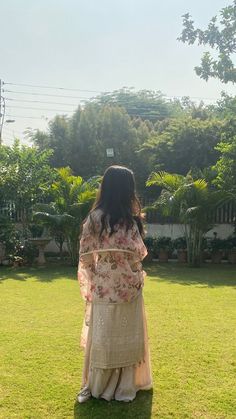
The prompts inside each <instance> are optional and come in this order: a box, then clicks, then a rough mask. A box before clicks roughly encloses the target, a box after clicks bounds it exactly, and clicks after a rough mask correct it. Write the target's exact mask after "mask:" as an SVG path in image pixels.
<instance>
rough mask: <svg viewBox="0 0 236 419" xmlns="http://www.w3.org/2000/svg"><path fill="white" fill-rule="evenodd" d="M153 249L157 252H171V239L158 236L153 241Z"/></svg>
mask: <svg viewBox="0 0 236 419" xmlns="http://www.w3.org/2000/svg"><path fill="white" fill-rule="evenodd" d="M155 247H156V249H157V250H158V251H160V250H167V251H169V250H172V248H173V243H172V240H171V237H166V236H159V237H157V238H156V240H155Z"/></svg>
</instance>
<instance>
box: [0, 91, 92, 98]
mask: <svg viewBox="0 0 236 419" xmlns="http://www.w3.org/2000/svg"><path fill="white" fill-rule="evenodd" d="M3 92H4V93H5V92H7V93H15V94H21V95H30V96H51V97H66V98H70V99H85V100H90V99H91V98H88V97H85V96H64V95H51V94H49V93H38V92H19V91H18V92H17V91H16V90H8V89H3Z"/></svg>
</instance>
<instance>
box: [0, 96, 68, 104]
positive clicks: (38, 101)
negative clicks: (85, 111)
mask: <svg viewBox="0 0 236 419" xmlns="http://www.w3.org/2000/svg"><path fill="white" fill-rule="evenodd" d="M5 100H10V101H14V102H26V103H44V104H47V105H63V106H76V105H75V104H74V103H64V102H48V101H42V100H29V99H15V98H10V97H5Z"/></svg>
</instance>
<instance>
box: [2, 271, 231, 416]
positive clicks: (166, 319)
mask: <svg viewBox="0 0 236 419" xmlns="http://www.w3.org/2000/svg"><path fill="white" fill-rule="evenodd" d="M145 269H146V271H147V273H148V277H147V279H146V286H145V291H144V297H145V304H146V311H147V318H148V329H149V337H150V347H151V360H152V370H153V381H154V389H153V391H146V392H144V391H143V392H139V393H138V395H137V397H136V399H135V401H133V402H132V403H127V404H126V403H121V402H120V403H119V402H114V401H113V402H110V403H108V402H106V401H103V400H95V399H92V400H90V401H89V402H87V403H85V404H82V405H79V404H78V403H76V402H75V398H76V394H77V392H78V390H79V388H80V381H81V369H82V360H83V352H82V350H81V349H80V347H79V339H80V331H81V325H82V319H83V302H82V300H81V298H80V292H79V286H78V283H77V280H76V269H75V268H70V267H47V268H40V269H37V268H18V269H13V268H3V267H0V418H4V419H13V418H19V419H21V418H24V419H26V418H27V419H28V418H30V419H46V418H50V419H54V418H57V419H63V418H93V419H96V418H104V419H105V418H107V419H110V418H119V419H121V418H124V419H126V418H141V419H147V418H160V419H167V418H176V419H184V418H204V419H217V418H220V419H223V418H234V419H235V418H236V267H233V266H224V265H219V266H213V265H207V266H205V267H203V268H200V269H194V268H188V267H185V266H180V265H177V264H173V263H170V264H164V265H161V264H158V263H153V264H151V265H148V266H147V267H146V268H145Z"/></svg>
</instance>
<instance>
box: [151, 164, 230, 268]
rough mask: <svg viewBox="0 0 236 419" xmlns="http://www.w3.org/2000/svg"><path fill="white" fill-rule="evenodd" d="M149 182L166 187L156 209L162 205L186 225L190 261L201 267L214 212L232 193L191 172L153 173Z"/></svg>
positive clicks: (155, 205) (156, 202) (154, 205)
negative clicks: (211, 184)
mask: <svg viewBox="0 0 236 419" xmlns="http://www.w3.org/2000/svg"><path fill="white" fill-rule="evenodd" d="M146 184H147V186H151V185H158V186H160V187H161V188H162V191H161V194H160V196H159V198H158V199H157V200H156V201H155V202H154V204H153V205H152V208H160V210H161V211H162V213H163V215H166V216H173V217H174V218H175V219H176V220H178V222H180V223H181V224H183V226H184V234H185V237H186V241H187V250H188V263H189V265H191V266H200V262H201V245H202V239H203V237H204V234H206V233H207V231H209V230H210V229H211V228H212V227H213V226H214V222H213V214H214V211H215V210H216V208H217V207H219V206H221V205H223V204H224V203H225V202H227V201H228V200H230V199H232V194H230V193H228V192H224V191H222V190H216V189H212V188H211V187H209V186H208V184H207V182H206V181H205V180H204V179H196V180H194V179H193V177H192V176H191V174H190V172H189V173H188V174H187V175H186V176H182V175H179V174H172V173H167V172H165V171H159V172H153V173H151V175H150V176H149V178H148V180H147V182H146Z"/></svg>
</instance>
